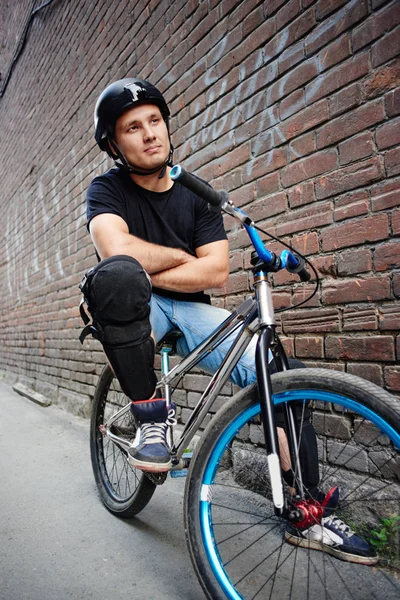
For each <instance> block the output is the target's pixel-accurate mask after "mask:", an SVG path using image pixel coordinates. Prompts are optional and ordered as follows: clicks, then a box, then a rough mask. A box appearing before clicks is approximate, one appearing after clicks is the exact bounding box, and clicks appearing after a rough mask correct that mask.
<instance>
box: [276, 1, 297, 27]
mask: <svg viewBox="0 0 400 600" xmlns="http://www.w3.org/2000/svg"><path fill="white" fill-rule="evenodd" d="M300 9H301V2H300V0H287V2H285V4H284V5H283V6H282V8H281V10H280V11H279V12H278V13H277V15H276V26H277V29H282V27H284V26H285V25H286V24H287V23H289V21H292V20H293V18H294V17H296V16H297V15H298V14H299V12H300Z"/></svg>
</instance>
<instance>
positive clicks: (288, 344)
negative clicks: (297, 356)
mask: <svg viewBox="0 0 400 600" xmlns="http://www.w3.org/2000/svg"><path fill="white" fill-rule="evenodd" d="M281 342H282V344H283V348H284V350H285V352H286V354H287V356H290V357H294V339H293V338H288V337H283V336H282V337H281Z"/></svg>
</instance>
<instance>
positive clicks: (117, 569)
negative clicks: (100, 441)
mask: <svg viewBox="0 0 400 600" xmlns="http://www.w3.org/2000/svg"><path fill="white" fill-rule="evenodd" d="M0 413H1V419H0V472H1V484H0V513H1V517H2V518H1V521H0V600H55V599H57V600H66V599H71V600H91V599H93V600H109V599H110V598H113V600H126V599H127V598H129V600H135V599H137V600H139V599H140V600H152V599H154V600H160V599H161V598H167V599H168V600H182V599H185V600H203V599H204V595H203V593H202V591H201V589H200V586H199V584H198V582H197V579H196V577H195V575H194V572H193V569H192V566H191V563H190V560H189V556H188V554H187V551H186V544H185V539H184V530H183V515H182V501H183V487H184V480H179V479H178V480H171V479H168V480H167V482H166V484H164V485H163V486H162V487H161V488H160V489H158V490H157V491H156V493H155V495H154V496H153V498H152V500H151V502H150V504H149V505H148V506H147V507H146V508H145V509H144V510H143V512H142V513H141V514H140V515H138V517H137V518H135V519H132V520H129V521H123V520H119V519H117V518H116V517H114V516H112V515H111V514H110V513H109V512H108V511H107V510H106V509H105V508H104V507H103V505H102V504H101V502H100V500H99V498H98V496H97V491H96V488H95V484H94V480H93V476H92V471H91V465H90V457H89V421H87V420H84V419H80V418H78V417H74V416H72V415H71V414H69V413H67V412H65V411H63V410H61V409H59V408H56V407H54V406H50V407H46V408H45V407H41V406H39V405H37V404H34V403H33V402H31V401H29V400H28V399H26V398H24V397H22V396H20V395H18V394H17V393H16V392H14V391H13V390H12V388H11V387H10V386H9V385H6V384H4V383H0Z"/></svg>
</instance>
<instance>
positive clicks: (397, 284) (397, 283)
mask: <svg viewBox="0 0 400 600" xmlns="http://www.w3.org/2000/svg"><path fill="white" fill-rule="evenodd" d="M393 293H394V295H395V296H396V298H400V273H393Z"/></svg>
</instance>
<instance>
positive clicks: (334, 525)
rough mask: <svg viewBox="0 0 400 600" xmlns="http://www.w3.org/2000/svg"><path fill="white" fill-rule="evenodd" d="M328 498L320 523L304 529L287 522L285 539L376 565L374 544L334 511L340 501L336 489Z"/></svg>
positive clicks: (343, 558) (355, 560)
mask: <svg viewBox="0 0 400 600" xmlns="http://www.w3.org/2000/svg"><path fill="white" fill-rule="evenodd" d="M328 497H329V501H328V502H327V503H326V504H324V502H322V503H321V505H322V506H323V507H324V508H325V511H324V516H323V517H322V519H321V523H316V524H315V525H312V526H311V527H309V528H306V529H302V530H300V529H297V528H296V527H294V526H293V525H291V524H290V523H288V524H287V526H286V531H285V540H286V541H287V542H289V544H293V545H294V546H301V547H303V548H311V549H313V550H320V551H322V552H327V553H328V554H331V555H332V556H336V557H337V558H340V559H341V560H345V561H348V562H353V563H359V564H364V565H374V564H376V563H377V562H378V556H377V555H376V553H375V550H374V549H373V548H372V546H370V544H369V543H368V542H367V541H366V540H364V539H363V538H361V537H359V536H358V535H356V534H355V533H354V531H352V529H350V527H349V526H348V525H346V523H345V522H344V521H342V520H341V519H339V518H338V517H336V516H335V515H334V514H333V509H334V507H336V506H337V504H338V501H339V492H338V490H337V488H333V489H332V490H331V491H330V492H328V494H327V496H326V498H328ZM334 505H335V506H334Z"/></svg>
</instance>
